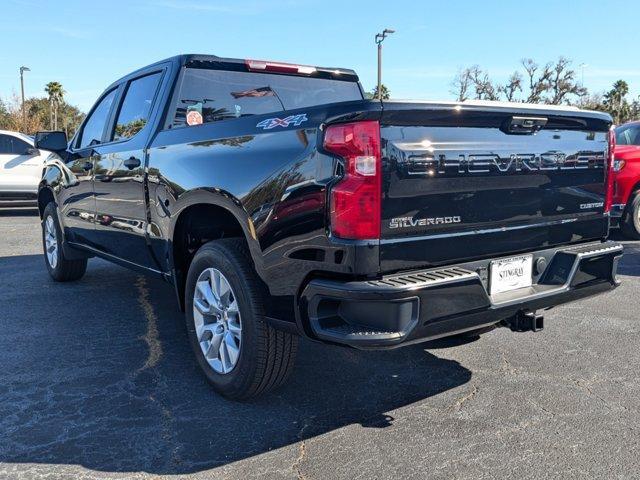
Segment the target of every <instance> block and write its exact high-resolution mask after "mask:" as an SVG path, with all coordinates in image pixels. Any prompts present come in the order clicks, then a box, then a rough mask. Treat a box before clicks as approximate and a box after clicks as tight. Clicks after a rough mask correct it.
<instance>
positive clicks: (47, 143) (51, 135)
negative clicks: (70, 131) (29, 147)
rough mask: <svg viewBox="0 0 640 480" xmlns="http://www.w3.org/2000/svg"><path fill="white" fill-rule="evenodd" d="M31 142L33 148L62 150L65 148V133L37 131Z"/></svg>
mask: <svg viewBox="0 0 640 480" xmlns="http://www.w3.org/2000/svg"><path fill="white" fill-rule="evenodd" d="M33 143H34V146H35V148H41V149H43V150H50V151H52V152H63V151H65V150H66V149H67V134H66V133H64V132H38V133H36V138H35V141H34V142H33Z"/></svg>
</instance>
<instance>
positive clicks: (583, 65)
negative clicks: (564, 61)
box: [578, 63, 589, 87]
mask: <svg viewBox="0 0 640 480" xmlns="http://www.w3.org/2000/svg"><path fill="white" fill-rule="evenodd" d="M578 66H579V67H580V72H581V74H582V81H581V83H582V85H581V86H582V87H584V69H585V68H587V67H588V66H589V65H588V64H587V63H581V64H580V65H578Z"/></svg>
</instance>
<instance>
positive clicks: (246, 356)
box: [185, 238, 298, 400]
mask: <svg viewBox="0 0 640 480" xmlns="http://www.w3.org/2000/svg"><path fill="white" fill-rule="evenodd" d="M210 268H213V269H216V270H218V271H219V272H220V273H222V274H223V275H224V277H225V279H226V280H227V281H228V283H229V285H230V286H231V289H232V291H233V294H234V296H235V300H236V301H237V304H238V311H239V313H240V318H241V323H242V332H241V342H240V353H239V356H238V359H237V361H236V362H237V363H236V364H235V366H234V367H233V368H232V370H231V371H229V372H228V373H219V372H217V371H216V370H214V368H213V367H212V365H210V364H209V361H207V359H206V357H205V354H204V353H203V350H202V348H201V346H200V343H199V341H198V337H197V335H196V324H195V320H194V293H195V288H196V282H197V281H198V279H199V278H200V275H201V274H202V273H203V272H205V270H207V269H210ZM267 294H268V292H267V289H266V287H265V286H264V284H263V283H262V282H261V281H260V279H259V278H258V276H257V274H256V272H255V270H254V268H253V266H252V261H251V257H250V255H249V253H248V251H247V247H246V245H245V243H244V242H243V241H242V240H241V239H235V238H228V239H222V240H214V241H211V242H209V243H206V244H205V245H203V246H202V247H200V249H199V250H198V251H197V252H196V255H195V257H194V258H193V261H192V262H191V266H190V267H189V273H188V275H187V283H186V288H185V306H186V315H185V317H186V324H187V333H188V336H189V341H190V343H191V347H192V348H193V352H194V354H195V355H196V358H197V360H198V364H199V365H200V367H201V369H202V371H203V372H204V374H205V376H206V378H207V380H208V381H209V383H210V384H211V385H212V386H213V388H214V390H216V391H217V392H218V393H220V394H221V395H223V396H225V397H227V398H230V399H234V400H243V399H248V398H251V397H255V396H258V395H261V394H264V393H266V392H268V391H270V390H273V389H274V388H276V387H278V386H280V385H282V384H283V383H284V382H285V381H286V380H287V378H288V377H289V375H290V374H291V371H292V370H293V364H294V360H295V357H296V352H297V349H298V337H297V336H295V335H291V334H289V333H286V332H282V331H279V330H276V329H274V328H273V327H271V326H270V325H268V324H267V323H266V321H265V319H264V299H265V296H266V295H267Z"/></svg>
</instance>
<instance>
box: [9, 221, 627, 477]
mask: <svg viewBox="0 0 640 480" xmlns="http://www.w3.org/2000/svg"><path fill="white" fill-rule="evenodd" d="M625 249H626V251H625V256H624V259H623V261H622V263H621V266H620V271H621V273H622V275H621V278H622V281H623V284H622V286H621V287H620V288H618V289H617V290H616V291H614V292H611V293H608V294H605V295H601V296H599V297H595V298H592V299H589V300H586V301H582V302H579V303H574V304H569V305H566V306H563V307H559V308H556V309H553V310H551V311H548V312H546V314H545V329H544V330H543V331H542V332H539V333H520V334H516V333H512V332H510V331H508V330H506V329H498V330H495V331H493V332H491V333H489V334H487V335H484V336H483V337H481V338H480V339H477V340H475V341H467V342H461V341H453V340H441V341H437V342H431V343H427V344H422V345H417V346H410V347H406V348H402V349H398V350H394V351H387V352H360V351H355V350H348V349H343V348H337V347H328V346H323V345H319V344H315V343H311V342H308V341H302V342H301V345H300V353H299V356H298V361H297V364H296V368H295V371H294V373H293V375H292V378H291V380H290V382H289V383H288V384H287V385H286V386H285V387H284V388H282V389H280V390H278V391H276V392H274V393H272V394H270V395H268V396H265V397H262V398H260V399H258V400H255V401H252V402H246V403H234V402H230V401H226V400H224V399H222V398H220V397H218V396H217V395H216V394H215V393H214V392H213V391H212V390H211V389H210V388H209V386H208V385H207V383H206V382H205V380H204V378H203V376H202V375H201V374H200V373H199V371H198V367H197V365H196V362H195V360H194V358H193V356H192V354H191V351H190V347H189V345H188V343H187V337H186V334H185V330H184V325H183V317H182V314H181V313H180V312H178V310H177V306H176V303H175V300H174V297H173V290H172V288H171V286H170V285H168V284H165V283H163V282H161V281H159V280H155V279H152V278H145V277H143V276H140V275H138V274H137V273H134V272H131V271H128V270H126V269H123V268H121V267H118V266H115V265H111V264H109V263H107V262H104V261H102V260H96V259H93V260H91V261H90V262H89V268H88V270H87V274H86V275H85V277H84V278H83V279H82V280H80V281H78V282H75V283H67V284H59V283H54V282H53V281H52V280H50V279H49V276H48V274H47V271H46V269H45V266H44V260H43V257H42V253H41V250H42V248H41V240H40V226H39V219H38V217H37V212H36V211H34V210H31V209H2V210H0V478H11V479H34V478H35V479H37V478H46V479H60V478H91V479H93V478H156V477H161V476H165V475H167V476H174V477H177V478H184V477H191V476H193V477H194V478H242V479H245V478H270V479H271V478H273V479H279V478H292V479H296V478H299V479H302V478H304V479H329V478H348V479H359V478H363V479H368V478H390V479H391V478H393V479H395V478H443V479H444V478H447V479H449V478H473V479H483V478H518V479H528V478H562V479H567V478H585V477H592V478H638V476H640V449H639V443H640V382H639V380H638V372H639V366H640V353H639V352H640V349H639V345H640V333H639V332H640V328H639V326H638V324H639V322H640V302H639V299H640V278H639V277H640V243H634V242H625Z"/></svg>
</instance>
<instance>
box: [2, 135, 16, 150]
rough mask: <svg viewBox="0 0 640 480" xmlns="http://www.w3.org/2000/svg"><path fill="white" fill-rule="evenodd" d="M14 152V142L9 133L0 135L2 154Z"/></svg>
mask: <svg viewBox="0 0 640 480" xmlns="http://www.w3.org/2000/svg"><path fill="white" fill-rule="evenodd" d="M10 153H13V143H12V142H11V137H10V136H9V135H0V155H8V154H10Z"/></svg>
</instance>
